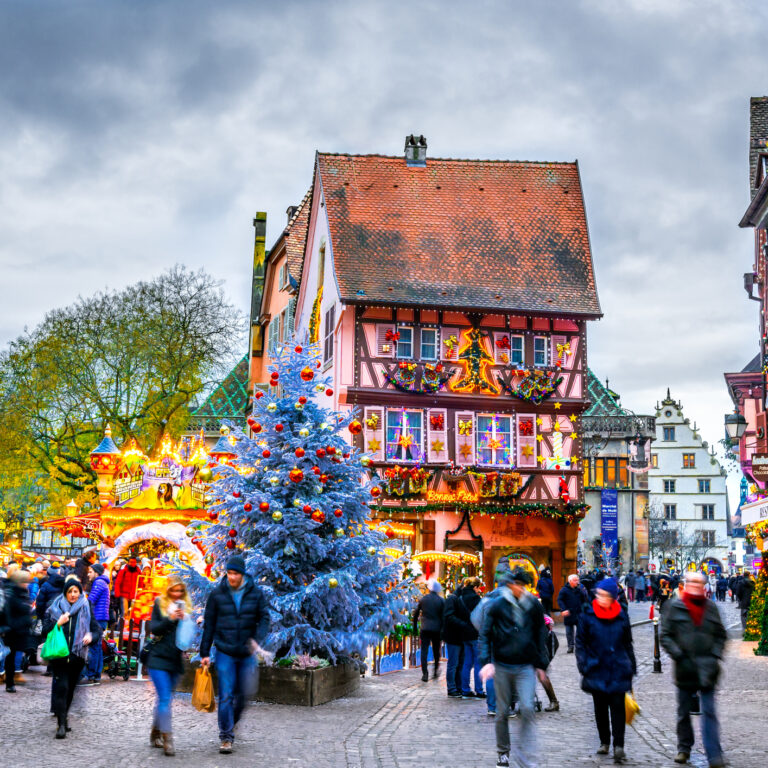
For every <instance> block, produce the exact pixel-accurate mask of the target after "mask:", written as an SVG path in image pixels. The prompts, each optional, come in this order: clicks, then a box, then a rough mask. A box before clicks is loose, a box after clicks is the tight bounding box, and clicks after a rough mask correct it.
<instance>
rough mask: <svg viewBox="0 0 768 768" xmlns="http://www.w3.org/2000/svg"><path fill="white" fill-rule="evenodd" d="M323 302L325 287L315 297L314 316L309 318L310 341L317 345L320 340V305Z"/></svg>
mask: <svg viewBox="0 0 768 768" xmlns="http://www.w3.org/2000/svg"><path fill="white" fill-rule="evenodd" d="M322 302H323V286H322V285H321V286H320V290H319V291H318V292H317V296H315V302H314V304H313V305H312V314H311V315H310V316H309V341H310V343H312V344H315V343H316V342H317V341H319V340H320V305H321V304H322Z"/></svg>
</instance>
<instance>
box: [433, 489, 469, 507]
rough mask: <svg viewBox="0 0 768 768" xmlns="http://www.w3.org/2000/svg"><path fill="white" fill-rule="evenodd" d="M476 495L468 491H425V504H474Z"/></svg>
mask: <svg viewBox="0 0 768 768" xmlns="http://www.w3.org/2000/svg"><path fill="white" fill-rule="evenodd" d="M477 499H478V496H477V494H476V493H470V492H469V491H453V492H443V493H440V492H439V491H427V504H461V503H465V504H476V503H477Z"/></svg>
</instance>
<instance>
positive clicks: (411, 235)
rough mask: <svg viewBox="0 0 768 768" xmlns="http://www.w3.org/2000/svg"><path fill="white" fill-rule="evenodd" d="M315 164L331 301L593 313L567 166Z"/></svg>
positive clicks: (322, 160)
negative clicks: (325, 221) (324, 215)
mask: <svg viewBox="0 0 768 768" xmlns="http://www.w3.org/2000/svg"><path fill="white" fill-rule="evenodd" d="M317 163H318V172H319V177H320V181H321V184H322V190H323V195H324V199H325V204H326V206H327V209H328V218H329V226H330V233H331V246H332V250H333V260H334V265H335V269H336V276H337V280H338V285H339V289H340V292H341V298H342V300H343V301H347V302H355V301H357V302H365V303H371V302H386V303H392V304H420V305H432V306H444V305H449V306H452V307H457V308H461V309H502V310H506V311H513V310H523V311H532V312H536V311H538V312H547V313H559V314H567V315H592V316H595V315H600V314H601V312H600V304H599V301H598V298H597V289H596V287H595V276H594V270H593V267H592V256H591V252H590V246H589V235H588V232H587V219H586V213H585V211H584V199H583V196H582V191H581V182H580V179H579V171H578V165H577V164H576V163H531V162H506V161H486V160H439V159H428V160H427V165H426V167H409V166H407V165H406V163H405V160H404V158H402V157H384V156H381V155H364V156H359V155H358V156H355V155H332V154H323V153H318V156H317Z"/></svg>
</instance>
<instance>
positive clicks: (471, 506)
mask: <svg viewBox="0 0 768 768" xmlns="http://www.w3.org/2000/svg"><path fill="white" fill-rule="evenodd" d="M448 506H452V505H450V504H425V505H423V506H420V507H419V512H438V511H441V510H443V511H444V510H445V508H446V507H448ZM457 506H460V507H461V509H462V510H466V511H468V512H469V513H470V515H481V516H482V515H492V516H495V515H499V516H501V517H533V518H539V519H542V520H554V521H555V522H558V523H568V524H570V523H575V522H576V521H578V520H582V519H583V518H584V516H585V515H586V514H587V512H588V511H589V510H590V506H589V504H583V503H580V504H573V503H570V504H565V505H564V506H563V507H556V506H553V505H552V504H543V503H540V502H534V503H528V504H499V503H495V504H494V503H493V502H490V501H486V502H482V501H478V502H475V503H466V502H461V503H460V504H459V505H457ZM379 509H380V510H381V512H382V513H386V514H389V515H391V514H392V511H393V509H392V507H388V508H385V507H379Z"/></svg>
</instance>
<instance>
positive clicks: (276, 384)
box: [269, 379, 280, 387]
mask: <svg viewBox="0 0 768 768" xmlns="http://www.w3.org/2000/svg"><path fill="white" fill-rule="evenodd" d="M269 386H270V387H279V386H280V382H279V381H278V380H277V379H270V380H269Z"/></svg>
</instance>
